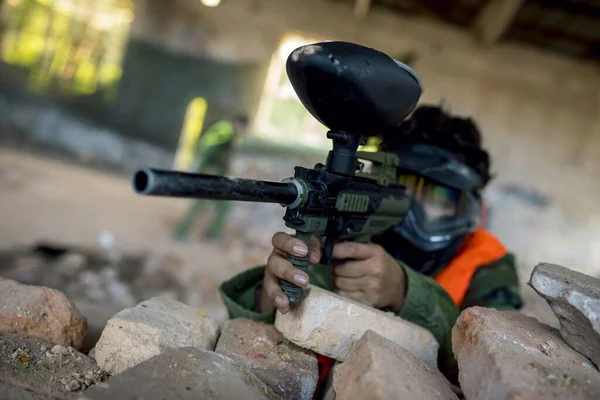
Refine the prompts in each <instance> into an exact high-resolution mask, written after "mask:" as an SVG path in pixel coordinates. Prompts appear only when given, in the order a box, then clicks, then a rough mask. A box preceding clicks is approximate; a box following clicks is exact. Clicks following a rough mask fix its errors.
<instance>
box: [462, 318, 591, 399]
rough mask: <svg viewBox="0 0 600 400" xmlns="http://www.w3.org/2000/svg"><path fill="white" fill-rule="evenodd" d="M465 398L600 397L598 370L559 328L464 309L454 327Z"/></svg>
mask: <svg viewBox="0 0 600 400" xmlns="http://www.w3.org/2000/svg"><path fill="white" fill-rule="evenodd" d="M452 347H453V351H454V354H455V356H456V359H457V361H458V366H459V381H460V384H461V388H462V390H463V392H464V394H465V397H466V398H467V399H498V400H504V399H521V400H525V399H531V400H533V399H536V400H537V399H557V400H558V399H570V400H575V399H578V400H584V399H585V400H591V399H598V398H600V374H599V373H598V371H597V370H596V369H595V368H594V366H593V365H592V364H591V363H590V362H589V360H588V359H587V358H585V357H584V356H583V355H581V354H580V353H578V352H577V351H575V350H573V349H572V348H571V347H570V346H568V345H567V344H566V343H565V341H564V340H563V339H562V337H561V336H560V333H559V332H558V330H556V329H555V328H552V327H550V326H547V325H544V324H542V323H540V322H538V321H537V320H536V319H535V318H531V317H527V316H525V315H521V314H519V313H516V312H508V311H505V312H501V311H496V310H493V309H488V308H482V307H471V308H468V309H466V310H464V311H463V312H462V313H461V315H460V317H459V318H458V321H457V322H456V325H455V326H454V328H453V330H452Z"/></svg>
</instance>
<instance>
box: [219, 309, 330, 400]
mask: <svg viewBox="0 0 600 400" xmlns="http://www.w3.org/2000/svg"><path fill="white" fill-rule="evenodd" d="M215 351H216V352H217V353H219V354H222V355H224V356H227V357H229V358H231V359H232V360H234V361H236V362H237V363H238V364H240V365H242V366H243V367H244V368H247V369H248V370H249V371H251V372H253V373H254V374H255V375H256V376H257V377H258V378H260V379H262V381H263V382H265V383H266V384H267V385H268V386H269V387H270V388H271V389H273V391H274V392H275V393H277V394H279V395H280V396H283V397H284V398H285V399H306V400H310V399H312V397H313V393H314V392H315V388H316V386H317V379H318V377H319V368H318V365H317V357H316V355H315V354H314V353H313V352H312V351H309V350H305V349H303V348H301V347H298V346H296V345H294V344H292V343H290V342H288V341H287V340H286V339H285V338H284V337H283V335H282V334H281V333H280V332H279V331H277V329H275V327H273V325H267V324H264V323H261V322H254V321H250V320H248V319H244V318H238V319H234V320H230V321H227V322H225V324H224V326H223V331H222V333H221V337H220V338H219V342H218V343H217V347H216V349H215Z"/></svg>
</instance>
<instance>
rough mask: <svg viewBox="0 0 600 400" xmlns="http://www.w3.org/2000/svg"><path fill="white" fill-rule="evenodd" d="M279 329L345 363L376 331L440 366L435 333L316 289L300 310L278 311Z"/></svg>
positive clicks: (289, 337) (305, 346) (293, 338)
mask: <svg viewBox="0 0 600 400" xmlns="http://www.w3.org/2000/svg"><path fill="white" fill-rule="evenodd" d="M275 327H276V328H277V329H278V330H279V331H280V332H281V333H283V335H284V336H285V338H286V339H288V340H289V341H291V342H293V343H295V344H297V345H298V346H300V347H304V348H306V349H310V350H312V351H314V352H316V353H319V354H322V355H325V356H328V357H331V358H334V359H336V360H338V361H344V360H345V359H346V358H347V357H348V353H349V352H350V350H351V348H352V345H353V344H354V343H355V342H356V341H358V340H359V339H360V338H361V336H362V335H363V334H364V333H365V332H366V331H367V330H372V331H374V332H375V333H378V334H380V335H381V336H383V337H385V338H387V339H389V340H391V341H392V342H394V343H396V344H398V345H399V346H401V347H403V348H404V349H406V350H408V351H409V352H410V353H412V354H413V355H414V356H415V357H417V358H419V359H421V360H424V361H425V362H427V363H428V364H429V365H430V366H431V367H433V368H436V367H437V351H438V348H439V344H438V343H437V341H436V340H435V337H434V336H433V335H432V334H431V332H429V331H427V330H426V329H423V328H421V327H420V326H418V325H415V324H413V323H411V322H408V321H406V320H403V319H401V318H398V317H396V316H395V315H393V314H389V313H385V312H383V311H380V310H377V309H374V308H372V307H369V306H366V305H364V304H360V303H358V302H356V301H354V300H351V299H347V298H345V297H342V296H339V295H337V294H335V293H332V292H329V291H326V290H323V289H321V288H318V287H316V286H310V288H309V293H307V295H306V297H305V298H304V300H303V301H302V303H301V304H300V306H299V307H298V308H297V309H295V310H292V311H289V312H288V313H287V314H282V313H280V312H277V315H276V317H275Z"/></svg>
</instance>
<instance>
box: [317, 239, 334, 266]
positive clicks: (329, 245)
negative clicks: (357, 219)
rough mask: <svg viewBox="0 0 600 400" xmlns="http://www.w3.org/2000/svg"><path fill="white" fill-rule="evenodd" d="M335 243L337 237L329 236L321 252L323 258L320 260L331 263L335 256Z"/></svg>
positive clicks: (324, 263) (327, 263)
mask: <svg viewBox="0 0 600 400" xmlns="http://www.w3.org/2000/svg"><path fill="white" fill-rule="evenodd" d="M334 245H335V239H333V238H332V237H327V238H326V239H325V244H324V245H323V251H322V253H321V260H320V261H319V262H320V263H321V264H323V265H330V264H331V259H332V256H333V246H334Z"/></svg>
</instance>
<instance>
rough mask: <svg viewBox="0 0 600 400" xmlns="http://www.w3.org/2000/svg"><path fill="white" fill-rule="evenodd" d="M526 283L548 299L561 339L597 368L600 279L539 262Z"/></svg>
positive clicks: (599, 324)
mask: <svg viewBox="0 0 600 400" xmlns="http://www.w3.org/2000/svg"><path fill="white" fill-rule="evenodd" d="M529 285H530V286H531V287H532V288H533V289H534V290H535V291H536V292H537V293H538V294H539V295H540V296H542V297H543V298H544V299H546V301H548V304H549V305H550V307H551V308H552V310H553V311H554V314H556V317H557V318H558V321H559V322H560V334H561V335H562V337H563V339H564V340H565V341H566V342H567V343H568V344H569V345H571V347H573V348H574V349H575V350H577V351H579V352H580V353H581V354H583V355H585V356H586V357H588V358H589V359H590V360H592V361H593V362H594V364H596V367H598V368H600V279H596V278H592V277H591V276H587V275H585V274H582V273H579V272H576V271H573V270H570V269H568V268H565V267H562V266H560V265H555V264H547V263H540V264H538V265H537V266H536V267H535V268H534V269H533V273H532V274H531V279H530V280H529Z"/></svg>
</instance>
